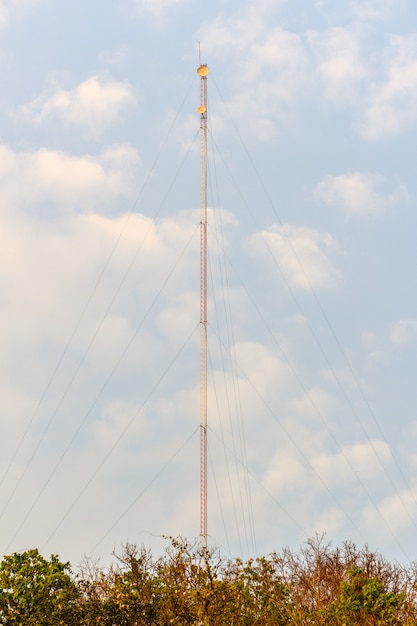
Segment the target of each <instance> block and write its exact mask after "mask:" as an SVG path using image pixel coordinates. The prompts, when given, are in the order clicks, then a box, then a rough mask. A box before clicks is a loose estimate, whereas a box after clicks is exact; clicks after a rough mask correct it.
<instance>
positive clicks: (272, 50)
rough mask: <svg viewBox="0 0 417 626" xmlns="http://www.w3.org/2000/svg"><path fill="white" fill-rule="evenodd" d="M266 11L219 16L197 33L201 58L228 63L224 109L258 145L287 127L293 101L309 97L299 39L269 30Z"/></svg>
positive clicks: (304, 58)
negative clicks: (278, 128)
mask: <svg viewBox="0 0 417 626" xmlns="http://www.w3.org/2000/svg"><path fill="white" fill-rule="evenodd" d="M267 9H268V6H264V7H262V6H261V7H258V5H257V6H256V7H253V6H249V8H248V9H247V10H246V11H240V12H239V13H238V14H237V15H233V16H229V17H224V16H219V17H217V18H215V19H214V20H213V21H212V22H211V23H209V24H206V25H205V26H204V29H202V31H201V33H200V38H201V43H202V50H203V51H204V55H205V56H206V57H208V58H211V59H217V58H220V59H221V60H222V62H223V60H224V59H225V58H226V59H229V65H230V67H231V68H235V67H237V68H238V70H237V71H235V70H234V71H233V74H231V75H230V84H231V86H232V89H233V95H232V96H231V97H230V98H229V100H228V102H227V107H228V110H229V112H230V114H231V115H232V116H233V117H239V118H244V119H245V125H246V128H249V129H250V130H251V131H252V132H253V133H255V134H256V135H257V136H258V138H260V139H269V138H270V136H271V133H272V132H273V131H274V129H275V127H276V124H277V122H279V123H283V121H284V120H286V121H287V122H288V120H289V119H290V118H291V115H292V112H293V108H292V106H293V105H294V104H295V102H296V100H297V98H300V97H303V96H305V94H306V92H307V91H308V84H309V73H308V65H309V64H308V60H307V55H306V51H305V46H304V44H303V42H302V39H301V37H300V36H299V35H298V34H296V33H293V32H290V31H287V30H285V29H283V28H280V27H277V26H271V25H270V17H269V13H268V10H267Z"/></svg>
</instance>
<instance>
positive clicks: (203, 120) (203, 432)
mask: <svg viewBox="0 0 417 626" xmlns="http://www.w3.org/2000/svg"><path fill="white" fill-rule="evenodd" d="M208 73H209V71H208V67H207V65H200V66H199V67H198V69H197V74H198V75H199V77H200V106H199V107H198V113H199V114H200V555H201V564H202V565H203V566H205V564H206V556H207V76H208Z"/></svg>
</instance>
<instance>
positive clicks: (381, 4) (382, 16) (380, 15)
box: [351, 0, 403, 21]
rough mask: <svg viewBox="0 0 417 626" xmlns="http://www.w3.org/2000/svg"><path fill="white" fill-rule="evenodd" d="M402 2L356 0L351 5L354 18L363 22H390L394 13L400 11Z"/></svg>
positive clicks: (399, 0) (397, 0)
mask: <svg viewBox="0 0 417 626" xmlns="http://www.w3.org/2000/svg"><path fill="white" fill-rule="evenodd" d="M402 5H403V2H402V0H354V1H353V2H352V3H351V8H352V13H353V16H354V17H355V18H356V19H358V20H361V21H364V20H370V21H380V20H388V19H390V17H391V16H392V13H393V11H394V10H395V11H397V13H398V11H399V9H400V8H401V7H402Z"/></svg>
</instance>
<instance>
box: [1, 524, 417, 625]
mask: <svg viewBox="0 0 417 626" xmlns="http://www.w3.org/2000/svg"><path fill="white" fill-rule="evenodd" d="M166 539H167V543H168V545H167V546H166V548H165V551H164V552H163V554H162V555H161V556H159V557H153V555H152V553H151V551H150V550H149V549H147V548H146V547H145V546H143V545H142V546H138V545H137V544H132V543H126V544H123V545H122V546H121V550H120V552H119V553H113V556H114V559H115V560H114V562H112V563H111V564H110V566H108V567H106V568H103V567H101V566H100V564H99V561H94V560H91V559H89V558H88V557H84V558H83V560H82V561H81V562H80V563H79V564H78V565H77V567H76V568H73V567H72V565H71V563H70V562H66V563H65V562H61V561H60V559H59V557H58V555H51V556H50V557H49V559H48V558H45V557H44V556H42V555H41V554H40V552H39V551H38V550H37V549H36V548H35V549H31V550H27V551H25V552H22V553H17V552H15V553H13V554H10V555H5V556H4V557H3V559H2V561H1V563H0V624H5V625H10V626H17V625H20V626H21V625H25V626H26V625H27V626H32V625H33V626H34V625H35V624H36V625H39V624H42V625H44V626H58V625H60V626H64V625H65V626H81V625H82V626H93V625H96V624H97V625H98V624H100V625H103V626H145V625H146V626H157V625H158V626H160V625H161V626H168V625H174V626H175V625H177V626H180V625H186V624H193V625H197V624H199V625H204V626H206V625H207V626H208V625H210V626H220V625H222V626H224V625H229V626H237V625H244V626H292V625H294V626H325V625H327V624H334V625H335V626H384V625H389V626H395V625H398V626H399V625H400V624H402V625H405V626H411V625H415V624H417V562H412V563H410V564H409V565H407V566H404V565H401V564H399V563H397V562H395V563H393V562H390V561H388V560H387V559H385V558H384V556H383V555H382V554H380V553H379V552H375V551H371V550H370V549H369V548H368V547H367V546H366V545H365V546H363V547H361V548H358V547H356V546H355V544H353V543H352V542H349V541H346V542H344V543H343V544H342V545H341V546H338V547H337V546H336V547H333V545H332V543H331V542H329V541H327V540H326V538H325V536H321V537H319V536H316V537H314V538H312V539H309V540H307V541H306V543H305V544H304V545H303V546H301V548H300V549H299V551H298V552H296V551H294V550H292V549H290V548H282V549H281V551H280V552H273V553H271V554H269V555H268V556H265V557H257V558H253V559H248V560H246V561H243V560H242V559H240V558H232V559H230V558H228V559H226V558H224V557H223V556H222V555H221V553H220V551H219V550H217V549H213V550H209V551H207V553H205V554H203V555H202V554H201V550H200V548H199V547H198V546H197V544H196V543H195V544H193V543H189V542H188V541H187V540H185V539H183V538H173V537H167V538H166Z"/></svg>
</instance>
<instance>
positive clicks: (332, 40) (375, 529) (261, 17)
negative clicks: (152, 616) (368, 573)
mask: <svg viewBox="0 0 417 626" xmlns="http://www.w3.org/2000/svg"><path fill="white" fill-rule="evenodd" d="M200 62H202V63H207V65H208V67H209V76H208V79H207V81H208V82H207V86H208V221H209V224H208V247H209V279H208V291H209V294H208V366H209V374H208V424H209V427H208V438H209V456H208V480H209V487H208V540H209V545H210V546H212V547H219V549H220V550H221V552H222V554H223V555H224V556H225V557H231V558H233V557H236V556H240V557H242V558H249V557H253V556H259V555H267V554H269V553H271V552H273V551H279V550H280V549H282V548H283V547H284V546H289V547H291V548H293V549H295V550H297V549H298V548H299V547H300V546H301V545H302V544H303V543H304V542H305V541H306V540H307V539H308V538H309V537H313V536H315V535H316V534H317V535H319V536H321V535H322V534H325V537H326V539H327V540H328V541H331V542H332V543H333V544H334V545H339V544H341V543H342V542H344V541H353V542H354V543H355V544H356V545H358V546H362V545H364V544H367V545H368V546H369V547H370V548H371V549H374V550H379V551H381V552H382V553H383V554H384V555H385V556H386V557H387V558H389V559H392V560H396V561H399V562H406V563H407V562H410V561H413V560H414V559H416V557H417V540H416V536H417V534H416V533H417V451H416V444H417V420H416V415H415V407H416V384H415V369H416V350H417V296H416V289H415V275H416V269H417V247H416V246H415V235H414V233H415V232H416V230H417V212H416V208H417V204H416V203H417V185H416V176H415V161H416V147H415V146H416V145H417V142H416V129H417V12H416V7H415V3H414V0H361V1H359V0H340V1H339V2H334V1H332V0H304V1H302V0H256V2H255V1H254V0H246V1H245V0H241V1H238V0H213V1H211V2H203V1H200V0H118V2H110V1H105V2H103V0H89V2H85V0H83V1H81V0H73V1H72V2H70V3H69V2H63V1H62V0H0V73H1V85H2V88H1V90H0V336H1V351H0V352H1V359H0V367H1V376H0V424H1V426H0V427H1V438H0V537H1V548H0V549H1V552H2V554H9V553H11V552H14V551H22V550H26V549H29V548H33V547H37V548H38V549H39V550H40V551H41V552H42V553H43V554H46V555H49V554H51V553H55V554H58V555H59V556H60V557H61V558H63V559H66V560H67V559H68V560H71V562H72V563H74V564H76V563H77V562H79V561H80V560H81V559H82V558H83V557H84V556H85V555H87V556H89V557H91V558H93V559H102V561H103V562H107V561H108V560H109V558H111V555H112V552H113V551H116V552H117V550H118V549H119V548H120V546H121V545H122V544H123V543H124V542H127V541H129V542H134V543H137V544H139V545H141V544H144V545H145V546H146V547H149V548H150V549H151V550H152V551H153V552H154V553H156V554H158V553H160V551H161V550H163V549H164V546H166V545H167V539H166V538H167V537H170V536H175V537H176V536H179V535H180V536H182V537H184V538H187V539H188V540H189V541H190V542H193V541H194V540H196V539H197V537H198V535H199V419H200V418H199V385H200V383H199V372H200V365H199V363H200V356H199V350H200V347H199V315H200V314H199V220H200V215H199V206H200V181H199V172H200V164H199V159H200V144H199V125H200V121H199V115H198V113H197V108H198V106H199V104H200V85H199V78H198V76H197V74H196V69H197V67H198V65H199V63H200Z"/></svg>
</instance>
